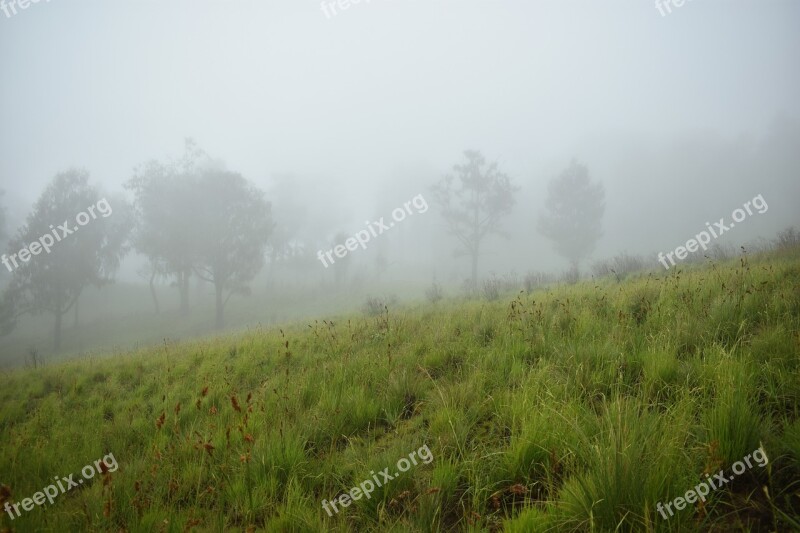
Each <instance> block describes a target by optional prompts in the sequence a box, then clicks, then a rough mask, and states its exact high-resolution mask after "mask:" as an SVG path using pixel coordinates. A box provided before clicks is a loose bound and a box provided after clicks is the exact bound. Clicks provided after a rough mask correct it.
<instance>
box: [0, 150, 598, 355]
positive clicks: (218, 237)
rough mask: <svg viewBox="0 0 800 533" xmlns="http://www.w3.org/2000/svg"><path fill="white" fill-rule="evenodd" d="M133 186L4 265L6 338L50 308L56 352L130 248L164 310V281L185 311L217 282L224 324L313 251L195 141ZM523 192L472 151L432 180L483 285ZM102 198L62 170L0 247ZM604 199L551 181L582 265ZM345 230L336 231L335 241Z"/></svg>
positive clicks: (74, 173) (84, 180)
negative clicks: (281, 265)
mask: <svg viewBox="0 0 800 533" xmlns="http://www.w3.org/2000/svg"><path fill="white" fill-rule="evenodd" d="M125 188H126V189H127V190H128V191H129V192H130V193H131V194H132V198H133V201H132V203H130V204H129V203H128V201H127V200H126V199H125V198H123V197H121V196H116V197H112V198H111V200H110V201H111V204H112V205H113V212H114V214H113V216H110V217H108V218H107V219H106V218H99V219H97V220H95V221H93V222H92V223H91V224H88V225H86V226H85V227H82V228H81V229H80V231H77V232H75V233H74V234H71V235H68V236H67V237H65V238H64V239H63V240H61V241H59V242H58V243H57V245H55V246H53V247H52V250H50V251H49V252H48V253H41V254H38V255H37V256H36V257H28V259H27V260H25V261H21V263H20V264H19V266H18V268H16V269H14V270H13V271H12V272H9V273H5V276H6V279H7V280H8V281H7V282H6V283H5V288H4V291H3V293H2V296H0V335H3V334H8V333H10V332H11V331H12V330H13V329H14V327H15V326H16V324H17V321H18V319H19V318H20V317H21V316H22V315H25V314H29V315H40V314H43V313H44V314H49V315H51V316H52V317H53V323H54V326H53V328H54V329H53V345H54V349H55V350H56V351H58V350H59V349H60V347H61V336H62V324H63V317H64V315H65V314H66V313H68V312H69V311H70V310H73V309H76V306H77V305H78V301H79V298H80V296H81V294H82V293H83V292H84V291H85V290H86V289H87V288H88V287H92V286H93V287H102V286H104V285H107V284H109V283H112V282H113V281H114V278H115V276H116V274H117V272H118V270H119V267H120V264H121V262H122V260H123V259H124V258H125V256H126V255H127V254H128V253H129V252H130V251H131V250H135V251H136V252H137V253H139V254H141V256H143V257H144V258H146V260H147V263H146V266H145V267H144V268H143V269H142V270H140V274H141V275H142V276H143V277H144V278H145V279H146V280H147V281H148V284H149V288H150V294H151V297H152V300H153V305H154V308H155V312H156V313H159V312H160V311H161V304H160V302H159V300H158V294H157V291H156V288H155V286H156V283H157V282H164V281H166V282H169V283H170V284H172V285H173V286H175V287H177V289H178V294H179V299H180V305H179V309H180V312H181V314H182V315H187V314H188V313H189V310H190V291H189V283H190V279H191V278H192V277H194V278H197V279H201V280H204V281H205V282H208V283H209V284H211V285H212V286H213V287H214V295H215V308H216V320H215V323H216V326H217V327H218V328H222V327H224V324H225V320H224V311H225V307H226V304H227V303H228V301H229V300H230V298H231V297H232V296H233V295H236V294H240V295H244V294H248V293H249V292H250V283H251V282H252V280H253V279H254V278H255V276H256V275H257V274H258V273H259V271H261V269H262V268H263V267H264V265H265V263H266V258H267V257H269V258H270V262H271V263H272V265H273V267H274V263H275V262H276V261H277V260H279V259H282V260H286V261H287V264H288V262H289V261H291V260H293V259H294V257H295V256H297V255H298V254H299V255H303V254H306V253H308V250H307V249H306V247H305V246H304V245H303V243H302V242H300V241H298V240H297V239H296V238H295V235H293V229H292V224H291V223H290V224H289V225H284V226H281V227H277V228H276V224H275V223H274V222H273V215H272V205H271V203H270V202H268V201H267V200H266V199H265V194H264V192H263V191H261V190H259V189H258V188H256V187H255V186H254V185H253V184H251V183H250V182H248V181H247V180H246V179H245V178H244V177H242V176H241V175H240V174H238V173H236V172H233V171H230V170H228V169H227V168H225V165H224V164H222V163H221V162H219V161H216V160H214V159H213V158H211V157H210V156H209V155H208V154H206V153H205V152H204V151H203V150H202V149H201V148H199V147H198V146H197V144H196V143H195V142H194V141H192V140H191V139H187V141H186V143H185V148H184V153H183V154H182V156H181V157H180V158H179V159H177V160H167V161H158V160H151V161H148V162H146V163H144V164H142V165H141V166H139V167H137V168H136V169H134V172H133V176H132V177H131V178H130V179H129V180H128V181H127V182H126V183H125ZM518 190H519V188H518V187H516V186H515V185H514V184H513V183H512V179H511V178H510V177H509V176H508V175H507V174H505V173H503V172H502V171H501V170H500V169H499V165H498V163H496V162H487V161H486V159H485V158H484V156H483V155H482V154H481V153H480V152H479V151H476V150H467V151H465V152H464V160H463V161H461V162H459V163H457V164H456V165H454V166H453V168H452V172H450V173H448V174H446V175H445V176H443V177H442V179H441V180H440V181H439V182H438V183H436V184H435V185H434V186H433V187H432V192H433V196H434V201H435V203H437V204H438V206H439V211H440V214H441V216H442V217H443V220H444V222H445V224H446V229H447V232H448V234H449V235H451V236H452V237H453V238H454V239H455V240H456V241H457V242H458V247H457V248H456V249H455V251H454V253H455V255H457V256H466V257H469V259H470V265H471V277H470V284H471V286H472V288H473V290H474V289H475V288H476V287H477V281H478V261H479V257H480V254H481V250H482V246H483V244H484V242H485V240H486V239H487V237H489V236H490V235H492V234H497V235H505V232H504V231H503V229H502V226H501V221H502V219H503V218H504V217H505V216H507V215H509V214H510V212H511V209H512V208H513V206H514V203H515V194H516V192H517V191H518ZM101 196H102V195H101V192H100V190H99V189H98V188H97V187H96V186H94V185H92V184H91V183H90V176H89V173H88V172H87V171H86V170H82V169H70V170H67V171H65V172H61V173H59V174H57V175H56V176H55V177H54V178H53V180H52V181H51V182H50V184H49V185H48V186H47V187H46V189H45V191H44V192H43V193H42V195H41V196H40V197H39V199H38V200H37V202H36V203H35V205H34V206H33V209H32V211H31V213H30V214H29V215H28V217H27V220H26V221H25V223H24V224H23V226H22V227H21V228H19V230H18V231H17V233H16V234H15V235H13V236H10V235H9V231H8V227H7V222H6V217H5V212H4V210H3V209H2V206H1V205H0V245H2V244H3V243H4V242H5V241H7V244H6V245H5V246H4V248H5V249H6V250H8V254H14V253H19V251H20V250H23V249H26V248H27V247H28V246H30V245H31V243H34V242H36V241H37V239H39V238H40V236H42V235H43V234H45V233H48V232H49V231H51V230H52V225H56V224H61V223H62V222H63V221H65V220H74V219H75V215H76V214H77V213H80V212H82V211H83V210H85V209H86V208H87V206H89V205H92V204H94V203H97V202H98V200H99V199H100V198H101ZM603 196H604V192H603V187H602V185H601V184H592V183H591V182H590V180H589V176H588V170H587V168H586V167H585V166H583V165H580V164H579V163H577V162H575V161H573V162H572V164H571V165H570V166H569V167H568V168H567V169H566V170H565V171H564V172H563V173H562V174H561V175H560V176H559V177H557V178H555V179H554V180H553V181H552V182H551V184H550V188H549V197H548V201H547V209H548V213H547V215H546V216H543V217H542V218H541V220H540V223H539V230H540V231H541V232H542V234H544V235H545V236H547V237H548V238H550V239H551V240H552V241H553V243H554V245H555V248H556V250H557V251H558V252H559V253H560V254H561V255H562V256H564V257H565V258H566V259H567V260H568V261H569V262H570V264H571V265H572V267H573V269H575V270H576V271H577V269H578V267H579V264H580V262H581V261H582V260H583V259H584V258H585V257H586V256H587V255H588V254H589V253H590V252H591V250H592V247H593V246H594V243H595V242H596V240H597V239H598V238H599V237H600V235H601V231H600V222H601V218H602V216H603V210H604V204H603ZM1 197H2V196H0V198H1ZM344 235H345V233H342V232H337V233H336V234H335V236H334V237H333V239H334V243H333V244H338V243H339V242H340V241H342V240H343V236H344ZM31 247H32V246H31ZM385 263H386V258H385V256H384V255H383V253H382V252H381V254H380V255H379V257H378V261H377V262H376V265H378V266H379V268H382V269H383V270H385V266H386V265H385ZM336 267H337V268H336V269H334V273H333V274H334V281H335V282H336V285H337V286H338V285H341V284H342V283H343V280H344V278H345V277H346V274H347V269H348V262H347V261H341V262H338V263H337V265H336ZM76 316H77V314H76Z"/></svg>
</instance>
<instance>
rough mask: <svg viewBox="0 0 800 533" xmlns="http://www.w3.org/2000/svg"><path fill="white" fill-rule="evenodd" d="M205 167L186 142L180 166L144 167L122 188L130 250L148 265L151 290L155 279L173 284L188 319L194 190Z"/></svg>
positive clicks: (192, 145)
mask: <svg viewBox="0 0 800 533" xmlns="http://www.w3.org/2000/svg"><path fill="white" fill-rule="evenodd" d="M209 165H210V159H209V158H208V156H207V155H206V154H205V153H204V152H203V151H202V150H201V149H199V148H198V147H197V145H196V144H195V143H194V141H192V140H191V139H186V144H185V152H184V155H183V157H182V159H181V160H179V161H177V162H170V163H162V162H159V161H149V162H148V163H146V164H145V165H143V166H142V167H140V168H138V169H137V170H136V172H135V174H134V177H133V178H131V179H130V180H129V181H128V182H127V183H126V185H125V187H126V188H128V189H130V190H132V191H133V194H134V209H135V211H136V228H135V230H134V234H133V244H134V247H135V248H136V251H138V252H139V253H141V254H143V255H145V256H147V258H148V259H149V261H150V263H151V267H152V270H151V287H152V283H153V282H154V281H155V279H156V278H157V277H165V278H174V280H175V285H177V287H178V292H179V294H180V311H181V314H182V315H184V316H186V315H188V314H189V278H190V277H191V275H192V271H193V268H194V264H195V263H196V261H197V250H198V242H197V241H198V238H199V236H198V232H197V228H196V227H195V226H194V224H195V222H194V219H195V216H196V215H197V212H196V210H197V205H196V193H197V191H196V190H195V189H194V187H195V182H196V180H197V177H198V173H199V172H200V171H201V169H202V168H203V167H204V166H209ZM152 293H153V294H155V292H154V290H153V291H152ZM156 308H157V309H158V305H157V304H156Z"/></svg>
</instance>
